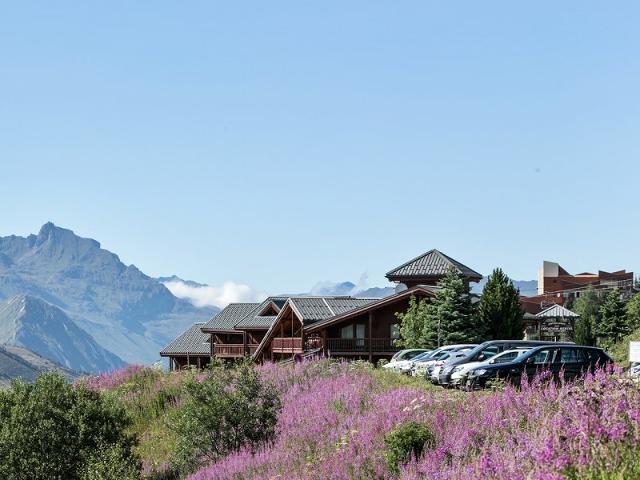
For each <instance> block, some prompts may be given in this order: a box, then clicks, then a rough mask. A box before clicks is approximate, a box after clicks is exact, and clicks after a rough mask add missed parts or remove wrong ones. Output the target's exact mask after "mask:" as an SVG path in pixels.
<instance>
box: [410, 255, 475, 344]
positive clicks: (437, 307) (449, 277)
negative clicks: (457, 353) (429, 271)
mask: <svg viewBox="0 0 640 480" xmlns="http://www.w3.org/2000/svg"><path fill="white" fill-rule="evenodd" d="M438 287H439V288H438V290H437V291H436V293H435V296H434V297H433V299H432V300H431V301H430V302H429V303H428V304H427V315H426V319H425V323H424V329H423V333H422V336H423V341H424V344H425V346H426V347H435V346H441V345H447V344H456V343H473V342H478V341H481V340H482V338H483V337H484V333H485V332H484V328H483V326H482V324H481V323H480V321H479V318H478V315H477V314H476V313H477V312H476V311H475V309H474V308H473V306H472V304H471V294H470V292H469V285H468V283H467V282H466V280H465V279H464V278H462V277H461V276H460V275H459V274H458V272H457V271H456V270H455V269H453V268H451V269H449V271H448V272H447V274H446V275H445V277H444V278H443V279H442V281H440V283H439V284H438Z"/></svg>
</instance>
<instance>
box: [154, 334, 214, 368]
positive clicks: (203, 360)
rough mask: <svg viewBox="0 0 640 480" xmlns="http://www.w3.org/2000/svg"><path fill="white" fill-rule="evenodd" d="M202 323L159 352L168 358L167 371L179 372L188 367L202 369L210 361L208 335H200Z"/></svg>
mask: <svg viewBox="0 0 640 480" xmlns="http://www.w3.org/2000/svg"><path fill="white" fill-rule="evenodd" d="M203 325H204V323H196V324H194V325H193V326H192V327H191V328H190V329H189V330H187V331H186V332H184V333H183V334H182V335H180V336H179V337H178V338H176V339H175V340H174V341H173V342H171V343H170V344H169V345H167V346H166V347H165V348H164V349H163V350H162V351H161V352H160V356H161V357H167V358H169V370H181V369H183V368H188V367H190V366H194V367H198V368H202V367H204V366H206V365H208V364H209V361H210V360H211V346H210V344H209V335H207V334H206V333H202V327H203Z"/></svg>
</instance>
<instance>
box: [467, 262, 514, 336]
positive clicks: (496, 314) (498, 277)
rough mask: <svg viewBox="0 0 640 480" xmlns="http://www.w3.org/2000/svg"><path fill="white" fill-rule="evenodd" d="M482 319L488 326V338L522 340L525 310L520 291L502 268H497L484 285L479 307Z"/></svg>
mask: <svg viewBox="0 0 640 480" xmlns="http://www.w3.org/2000/svg"><path fill="white" fill-rule="evenodd" d="M478 312H479V316H480V321H481V322H482V324H483V325H485V327H486V328H487V339H488V340H497V339H501V340H502V339H504V340H521V339H522V337H523V331H524V324H523V322H522V319H523V317H524V311H523V310H522V307H520V291H519V290H518V289H517V288H516V287H515V286H514V285H513V282H512V281H511V279H509V277H507V276H506V275H505V273H504V272H503V271H502V269H500V268H496V269H495V270H494V271H493V273H492V274H491V275H490V276H489V279H488V280H487V284H486V285H485V286H484V289H483V291H482V296H481V297H480V305H479V307H478Z"/></svg>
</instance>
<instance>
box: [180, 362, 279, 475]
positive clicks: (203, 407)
mask: <svg viewBox="0 0 640 480" xmlns="http://www.w3.org/2000/svg"><path fill="white" fill-rule="evenodd" d="M279 410H280V400H279V397H278V393H277V391H276V390H275V388H274V387H272V386H271V385H269V384H266V383H264V382H262V381H261V379H260V376H259V375H258V373H257V372H256V371H255V370H254V369H253V368H251V367H248V366H242V367H240V368H239V369H238V370H237V371H222V370H215V371H212V372H210V374H209V375H208V376H207V378H206V379H204V380H203V381H198V380H191V381H189V382H187V384H186V385H185V398H184V400H183V405H182V407H181V408H180V409H178V410H177V412H176V418H175V422H174V424H173V428H174V430H175V433H176V434H177V437H178V438H177V442H176V447H175V448H176V451H175V461H176V464H177V466H178V468H179V469H180V470H181V471H182V472H188V471H191V470H193V469H194V468H195V467H198V466H202V465H204V464H207V463H209V462H213V461H216V460H218V459H219V458H221V457H223V456H225V455H228V454H229V453H232V452H235V451H237V450H239V449H240V448H241V447H244V446H249V447H250V448H253V447H255V446H257V445H260V444H261V443H263V442H265V441H267V440H270V439H271V438H272V437H273V436H274V434H275V430H274V429H275V424H276V421H277V417H278V412H279Z"/></svg>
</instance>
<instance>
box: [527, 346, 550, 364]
mask: <svg viewBox="0 0 640 480" xmlns="http://www.w3.org/2000/svg"><path fill="white" fill-rule="evenodd" d="M531 358H533V363H534V364H535V365H544V364H545V363H549V362H550V361H551V350H540V351H539V352H538V353H536V354H535V355H534V356H533V357H531Z"/></svg>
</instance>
